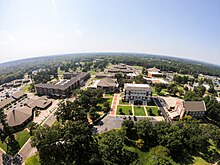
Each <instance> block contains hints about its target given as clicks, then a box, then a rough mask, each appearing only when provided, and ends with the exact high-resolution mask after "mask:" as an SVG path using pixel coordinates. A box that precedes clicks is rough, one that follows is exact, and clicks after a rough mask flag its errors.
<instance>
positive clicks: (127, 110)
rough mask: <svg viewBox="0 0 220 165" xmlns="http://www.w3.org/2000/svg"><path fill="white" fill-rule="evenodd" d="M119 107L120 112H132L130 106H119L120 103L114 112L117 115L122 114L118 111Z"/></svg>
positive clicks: (125, 113) (127, 113) (126, 113)
mask: <svg viewBox="0 0 220 165" xmlns="http://www.w3.org/2000/svg"><path fill="white" fill-rule="evenodd" d="M120 109H122V113H123V114H124V115H130V112H129V110H130V111H131V112H132V107H131V106H120V105H119V106H118V107H117V112H116V114H117V115H122V114H120V112H119V110H120Z"/></svg>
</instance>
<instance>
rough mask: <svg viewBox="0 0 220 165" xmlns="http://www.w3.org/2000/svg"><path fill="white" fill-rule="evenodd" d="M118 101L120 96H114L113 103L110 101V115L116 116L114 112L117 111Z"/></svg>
mask: <svg viewBox="0 0 220 165" xmlns="http://www.w3.org/2000/svg"><path fill="white" fill-rule="evenodd" d="M119 99H120V94H114V97H113V101H112V107H111V108H112V111H111V113H110V115H112V116H115V115H116V110H117V106H118V103H119Z"/></svg>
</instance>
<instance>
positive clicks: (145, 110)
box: [144, 106, 148, 116]
mask: <svg viewBox="0 0 220 165" xmlns="http://www.w3.org/2000/svg"><path fill="white" fill-rule="evenodd" d="M144 112H145V115H146V116H148V114H147V109H146V107H145V106H144Z"/></svg>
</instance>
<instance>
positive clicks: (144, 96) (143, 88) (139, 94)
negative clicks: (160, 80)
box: [124, 83, 153, 105]
mask: <svg viewBox="0 0 220 165" xmlns="http://www.w3.org/2000/svg"><path fill="white" fill-rule="evenodd" d="M152 93H153V92H152V88H151V86H150V85H148V84H131V83H126V84H125V85H124V100H125V101H127V102H129V103H130V104H143V105H147V102H149V101H150V100H151V98H152Z"/></svg>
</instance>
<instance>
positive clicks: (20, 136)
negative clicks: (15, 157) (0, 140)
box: [15, 130, 30, 147]
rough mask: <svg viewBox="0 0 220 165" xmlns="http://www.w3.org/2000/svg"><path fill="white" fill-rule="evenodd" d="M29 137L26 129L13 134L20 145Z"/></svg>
mask: <svg viewBox="0 0 220 165" xmlns="http://www.w3.org/2000/svg"><path fill="white" fill-rule="evenodd" d="M29 137H30V134H29V132H28V131H27V130H23V131H20V132H17V133H16V134H15V139H16V140H17V141H18V143H19V146H20V147H22V146H23V145H24V143H25V142H26V141H27V140H28V139H29Z"/></svg>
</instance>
